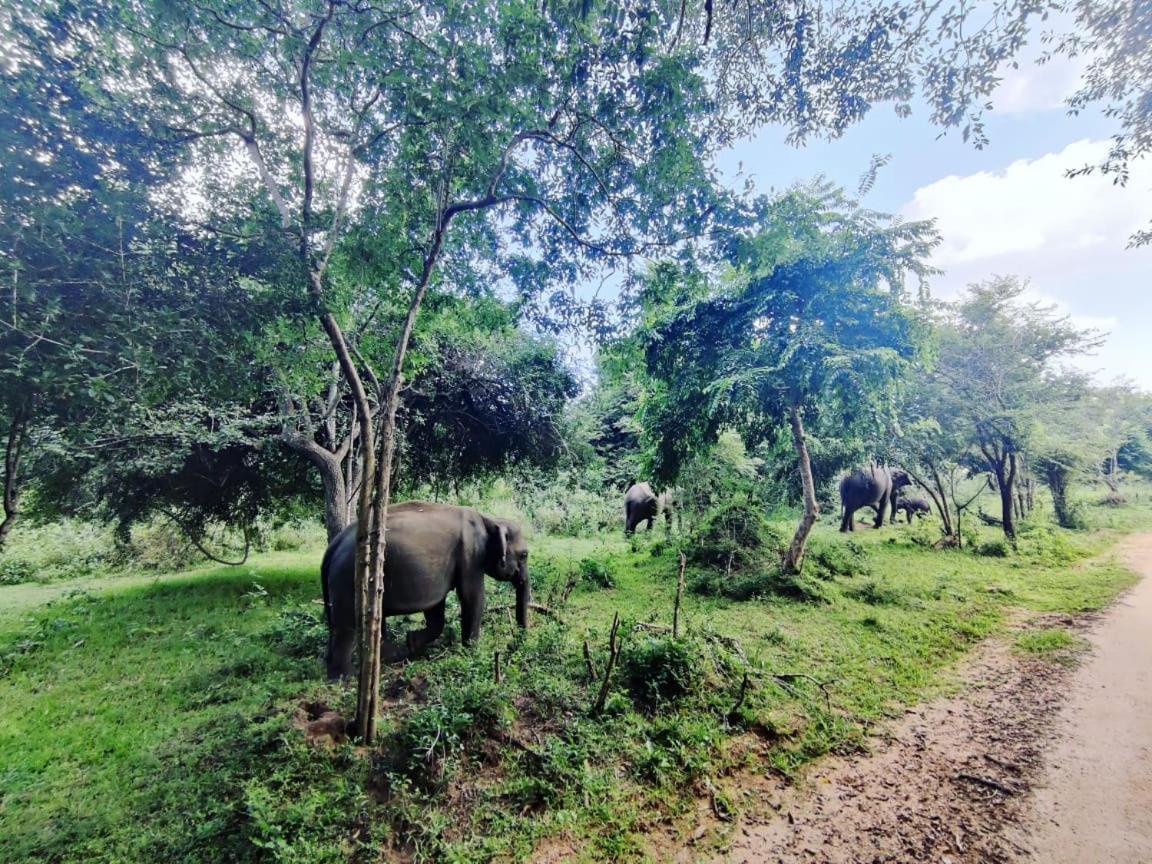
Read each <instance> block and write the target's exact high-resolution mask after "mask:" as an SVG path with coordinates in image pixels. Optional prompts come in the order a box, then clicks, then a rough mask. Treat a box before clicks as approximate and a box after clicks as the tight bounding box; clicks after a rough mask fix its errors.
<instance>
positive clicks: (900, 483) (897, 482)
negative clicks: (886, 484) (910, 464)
mask: <svg viewBox="0 0 1152 864" xmlns="http://www.w3.org/2000/svg"><path fill="white" fill-rule="evenodd" d="M911 485H912V478H911V477H909V476H908V472H907V471H902V470H901V469H899V468H893V469H892V491H893V492H898V491H899V490H901V489H903V488H904V487H905V486H911Z"/></svg>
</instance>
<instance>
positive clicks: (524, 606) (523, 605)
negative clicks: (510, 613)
mask: <svg viewBox="0 0 1152 864" xmlns="http://www.w3.org/2000/svg"><path fill="white" fill-rule="evenodd" d="M520 576H521V578H520V581H519V582H517V583H516V623H517V624H519V625H520V626H521V627H527V626H528V604H529V603H531V602H532V586H531V585H530V584H529V582H528V570H527V569H525V570H524V571H523V572H522V573H521V574H520Z"/></svg>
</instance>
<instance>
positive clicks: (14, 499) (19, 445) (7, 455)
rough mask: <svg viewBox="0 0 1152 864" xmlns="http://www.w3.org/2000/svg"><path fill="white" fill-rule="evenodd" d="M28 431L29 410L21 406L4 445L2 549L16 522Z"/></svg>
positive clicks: (0, 532)
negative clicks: (21, 456)
mask: <svg viewBox="0 0 1152 864" xmlns="http://www.w3.org/2000/svg"><path fill="white" fill-rule="evenodd" d="M27 432H28V412H27V410H26V409H25V408H24V407H19V408H17V409H16V411H15V412H14V413H13V415H12V420H11V423H10V425H9V426H8V440H7V441H6V443H5V445H4V494H3V502H4V518H3V519H2V520H0V550H2V549H3V548H4V542H5V540H7V539H8V532H10V531H11V530H12V526H13V525H14V524H16V516H17V513H18V512H19V503H20V454H21V451H22V450H23V449H24V441H25V439H26V436H27Z"/></svg>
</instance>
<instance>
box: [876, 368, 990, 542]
mask: <svg viewBox="0 0 1152 864" xmlns="http://www.w3.org/2000/svg"><path fill="white" fill-rule="evenodd" d="M960 412H961V406H960V405H959V404H958V403H957V401H956V399H955V398H954V394H953V393H952V391H951V390H950V389H949V388H948V387H947V386H946V385H945V384H944V382H943V381H942V380H941V379H940V378H939V377H938V376H936V375H934V374H933V372H932V369H931V368H930V367H929V366H928V364H926V363H921V364H920V365H918V366H917V367H916V368H914V369H913V370H912V371H911V374H910V375H909V376H908V380H907V382H906V383H905V386H904V392H903V393H902V398H901V400H900V407H899V411H898V414H899V423H898V424H897V425H896V428H895V429H894V430H893V435H892V439H891V444H890V445H889V447H887V448H885V450H886V451H887V452H888V453H889V454H890V455H891V458H892V459H893V460H894V461H895V462H896V463H898V464H899V465H900V466H901V467H902V468H903V469H904V470H905V471H907V472H908V475H909V476H910V477H911V478H912V479H913V481H915V483H916V484H917V485H918V486H920V487H921V488H922V489H924V490H925V491H926V492H927V493H928V496H929V497H930V498H931V499H932V503H933V505H934V506H935V508H936V512H937V514H938V515H939V516H940V530H941V534H942V541H943V544H944V545H945V546H956V547H958V548H959V547H962V546H963V543H964V535H963V532H962V527H963V526H962V522H963V517H964V511H965V510H967V509H968V508H969V507H970V506H971V505H972V504H973V503H975V502H976V500H977V499H978V498H979V497H980V496H981V494H982V493H983V492H984V490H985V489H986V488H987V487H988V475H987V474H986V473H985V472H984V471H983V470H982V469H981V468H980V467H979V465H978V464H977V463H975V460H974V459H973V458H972V451H973V445H972V441H971V440H970V439H969V437H968V434H967V430H966V428H965V427H964V426H963V425H962V424H960V423H958V422H957V418H958V416H959V414H960ZM974 475H975V476H974Z"/></svg>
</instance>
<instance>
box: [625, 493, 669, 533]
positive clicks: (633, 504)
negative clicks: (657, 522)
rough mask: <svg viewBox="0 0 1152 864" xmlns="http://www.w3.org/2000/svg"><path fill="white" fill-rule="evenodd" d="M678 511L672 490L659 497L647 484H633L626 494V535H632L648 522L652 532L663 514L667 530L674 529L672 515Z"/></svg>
mask: <svg viewBox="0 0 1152 864" xmlns="http://www.w3.org/2000/svg"><path fill="white" fill-rule="evenodd" d="M674 510H676V500H675V497H674V495H673V493H672V490H671V489H666V490H665V491H663V492H661V493H660V494H659V495H657V494H656V493H655V492H653V491H652V487H651V486H650V485H648V484H647V483H633V484H632V485H631V486H629V487H628V491H627V492H625V493H624V533H625V534H632V533H633V532H635V530H636V528H637V527H639V525H640V523H641V522H644V521H647V522H648V530H649V531H651V530H652V521H653V520H654V519H655V518H656V517H657V516H658V515H660V514H661V513H663V514H664V526H665V528H669V529H670V528H671V527H672V513H673V511H674ZM677 527H679V513H677Z"/></svg>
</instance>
